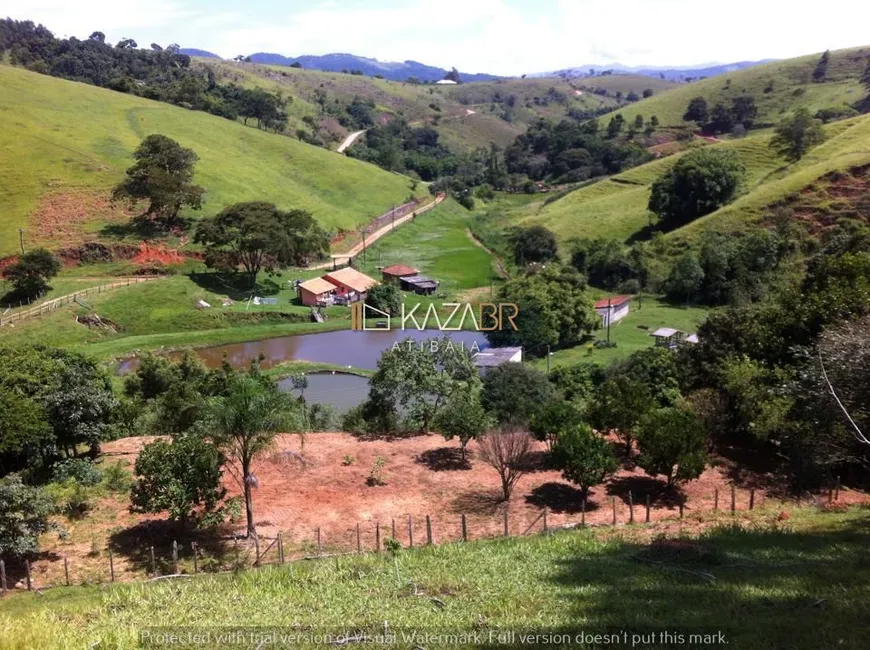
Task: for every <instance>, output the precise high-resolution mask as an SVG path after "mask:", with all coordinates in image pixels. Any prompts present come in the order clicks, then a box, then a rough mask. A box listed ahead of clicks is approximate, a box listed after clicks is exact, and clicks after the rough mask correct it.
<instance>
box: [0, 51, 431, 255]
mask: <svg viewBox="0 0 870 650" xmlns="http://www.w3.org/2000/svg"><path fill="white" fill-rule="evenodd" d="M0 86H2V87H3V93H2V95H0V121H2V124H3V131H4V147H3V148H2V150H0V177H2V178H3V179H4V183H3V185H2V187H0V255H7V254H11V253H14V252H15V251H16V248H17V245H18V232H17V231H18V228H25V230H26V238H27V241H28V243H30V244H31V245H33V244H34V243H37V242H39V243H44V244H47V245H55V246H56V245H60V244H64V243H74V242H75V241H80V240H81V239H83V238H86V237H89V236H90V237H93V236H94V233H96V232H99V230H100V228H101V227H102V226H104V225H105V222H106V221H112V220H123V219H126V218H127V216H125V215H123V214H121V213H120V212H119V211H118V210H114V209H112V208H110V207H109V206H107V205H106V204H107V203H108V192H109V190H110V188H111V187H112V185H114V184H115V183H117V182H118V181H119V180H120V179H121V177H122V176H123V172H124V169H126V168H127V167H128V166H129V165H130V164H132V158H131V154H132V152H133V150H134V149H135V147H136V146H137V145H138V144H139V142H140V141H141V140H142V139H143V138H144V137H146V136H147V135H149V134H151V133H163V134H165V135H168V136H169V137H172V138H174V139H176V140H178V141H179V142H180V143H181V144H182V145H184V146H187V147H191V148H193V149H194V150H195V151H196V152H197V154H198V155H199V157H200V162H199V164H198V166H197V174H196V179H195V180H196V182H197V183H199V184H201V185H202V186H203V187H205V189H206V197H205V201H206V203H205V206H204V209H203V211H202V212H201V213H200V214H210V213H214V212H217V211H218V210H220V209H222V208H223V207H224V206H225V205H227V204H230V203H233V202H236V201H245V200H266V201H272V202H275V203H276V204H278V205H279V206H280V207H285V208H290V207H294V208H304V209H307V210H310V211H311V212H312V213H313V214H314V215H315V216H316V217H317V218H318V219H319V220H320V221H321V222H322V223H323V224H324V225H325V226H326V227H327V228H333V229H335V228H348V229H349V228H353V227H356V226H358V225H360V224H362V223H366V222H367V221H369V220H370V219H372V218H373V217H374V216H377V215H379V214H382V213H383V212H385V211H386V210H388V209H389V208H390V206H392V205H393V204H395V203H398V202H401V201H402V200H404V199H406V198H407V196H408V194H409V193H410V190H409V181H408V179H407V178H405V177H403V176H399V175H397V174H392V173H389V172H385V171H383V170H381V169H379V168H377V167H375V166H374V165H369V164H367V163H362V162H359V161H356V160H350V159H348V158H346V157H344V156H337V155H335V154H333V153H330V152H328V151H325V150H323V149H320V148H317V147H312V146H309V145H305V144H302V143H300V142H298V141H296V140H294V139H292V138H289V137H282V136H276V135H273V134H268V133H265V132H262V131H258V130H257V129H255V128H251V127H245V126H243V125H241V124H235V123H233V122H230V121H228V120H225V119H222V118H218V117H214V116H210V115H207V114H205V113H201V112H195V111H188V110H186V109H183V108H178V107H173V106H170V105H168V104H164V103H160V102H153V101H148V100H144V99H139V98H136V97H131V96H129V95H124V94H121V93H117V92H113V91H111V90H105V89H101V88H95V87H93V86H88V85H84V84H79V83H74V82H70V81H64V80H61V79H56V78H53V77H48V76H43V75H38V74H35V73H32V72H28V71H25V70H21V69H18V68H12V67H8V66H0ZM419 191H423V190H422V189H420V190H418V192H419ZM89 202H90V203H89ZM82 205H84V206H86V208H85V209H84V210H83V209H82V207H81V206H82ZM89 206H90V207H92V208H93V209H94V210H96V212H97V214H91V213H90V212H89V209H88V207H89ZM97 208H99V210H98V209H97ZM190 216H197V213H191V214H190ZM46 224H48V225H52V224H54V225H56V224H61V225H62V226H63V227H62V228H61V229H60V230H59V231H58V230H55V229H52V228H48V225H46Z"/></svg>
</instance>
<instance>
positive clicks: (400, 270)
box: [382, 264, 419, 277]
mask: <svg viewBox="0 0 870 650" xmlns="http://www.w3.org/2000/svg"><path fill="white" fill-rule="evenodd" d="M382 273H384V274H386V275H394V276H396V277H402V276H404V275H417V274H418V273H419V271H418V270H417V269H415V268H414V267H413V266H405V265H404V264H393V265H392V266H388V267H387V268H385V269H384V270H383V271H382Z"/></svg>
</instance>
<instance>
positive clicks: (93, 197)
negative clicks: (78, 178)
mask: <svg viewBox="0 0 870 650" xmlns="http://www.w3.org/2000/svg"><path fill="white" fill-rule="evenodd" d="M132 216H133V213H132V212H128V211H126V210H124V209H123V208H122V207H121V206H120V205H112V203H111V201H109V198H108V193H100V194H95V193H93V192H88V191H70V190H66V191H63V192H61V191H53V192H49V193H48V194H46V195H44V196H43V197H42V198H41V199H40V202H39V205H38V206H37V208H36V210H35V211H34V212H33V213H32V214H31V215H30V222H31V224H32V225H33V227H34V229H35V232H36V237H37V239H38V240H39V241H46V242H52V243H55V244H58V245H62V246H69V245H74V244H77V243H80V242H82V241H85V240H87V239H93V238H94V236H92V235H90V234H89V233H86V232H85V230H84V227H85V225H86V224H88V223H94V222H100V223H112V222H123V221H127V220H129V219H130V218H131V217H132Z"/></svg>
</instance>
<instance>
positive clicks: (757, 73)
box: [596, 47, 870, 127]
mask: <svg viewBox="0 0 870 650" xmlns="http://www.w3.org/2000/svg"><path fill="white" fill-rule="evenodd" d="M868 55H870V47H861V48H853V49H848V50H837V51H834V52H831V53H830V61H829V63H828V68H827V74H826V76H825V79H824V81H823V82H821V83H816V82H814V81H813V70H814V69H815V67H816V64H817V63H818V61H819V57H820V56H821V53H819V54H811V55H808V56H802V57H798V58H794V59H786V60H784V61H776V62H774V63H767V64H764V65H759V66H755V67H752V68H747V69H745V70H739V71H737V72H732V73H729V74H724V75H719V76H716V77H710V78H708V79H704V80H702V81H698V82H695V83H691V84H684V85H681V86H679V87H677V88H674V89H672V90H668V91H667V92H662V93H660V94H656V95H653V96H652V97H650V98H649V99H645V100H642V101H640V102H638V103H636V104H632V105H631V106H628V107H624V108H622V109H620V111H618V112H619V113H621V114H622V116H623V117H624V118H625V119H626V120H633V119H634V117H635V115H638V114H640V115H643V116H644V117H649V116H651V115H655V116H656V117H658V118H659V121H660V122H661V125H662V126H666V127H686V126H692V127H694V123H693V122H684V121H683V114H684V113H685V111H686V107H687V106H688V104H689V101H691V99H692V98H694V97H699V96H700V97H704V98H705V99H706V100H707V103H708V105H709V106H711V107H712V106H713V105H715V104H716V103H718V102H723V103H725V104H726V105H727V104H729V103H730V100H731V99H732V98H733V97H739V96H741V95H752V96H753V97H754V98H755V103H756V105H757V106H758V117H757V119H756V123H757V124H759V125H764V124H773V123H775V122H777V121H778V120H779V119H780V118H781V117H782V115H783V114H784V113H787V112H788V111H792V110H794V109H796V108H799V107H805V108H807V109H808V110H809V111H810V112H812V113H815V112H816V111H818V110H819V109H822V108H833V107H841V106H843V105H845V104H854V103H855V102H856V101H858V100H859V99H860V98H861V97H862V96H863V95H864V90H863V88H862V87H861V84H860V82H859V79H860V77H861V73H862V72H863V70H864V66H865V65H866V60H867V56H868ZM596 80H597V79H596Z"/></svg>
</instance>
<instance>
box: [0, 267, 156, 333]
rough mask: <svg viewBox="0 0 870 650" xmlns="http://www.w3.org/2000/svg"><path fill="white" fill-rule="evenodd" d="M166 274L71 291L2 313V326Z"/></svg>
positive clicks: (0, 324) (0, 316)
mask: <svg viewBox="0 0 870 650" xmlns="http://www.w3.org/2000/svg"><path fill="white" fill-rule="evenodd" d="M163 277H164V276H153V277H141V276H136V277H129V278H124V279H123V280H117V281H115V282H110V283H109V284H102V285H99V286H96V287H88V288H87V289H80V290H79V291H76V292H75V293H69V294H67V295H65V296H60V297H59V298H53V299H52V300H47V301H46V302H44V303H42V304H41V305H37V306H35V307H31V308H29V309H25V310H23V311H19V312H15V313H13V314H10V315H9V316H4V315H2V314H0V327H2V326H3V325H9V324H10V323H15V322H18V321H22V320H27V319H28V318H38V317H39V316H42V315H44V314H48V313H50V312H52V311H54V310H55V309H59V308H60V307H63V306H64V305H68V304H70V303H73V302H75V301H76V299H77V298H83V297H85V296H89V295H92V294H95V293H105V292H106V291H109V290H110V289H115V288H117V287H129V286H130V285H131V284H139V283H141V282H151V281H152V280H160V279H162V278H163Z"/></svg>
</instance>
